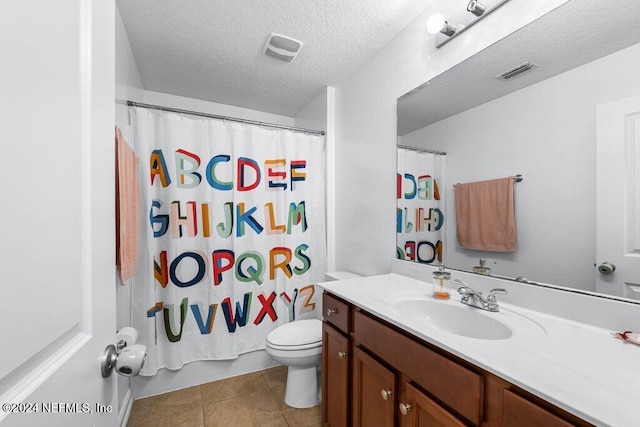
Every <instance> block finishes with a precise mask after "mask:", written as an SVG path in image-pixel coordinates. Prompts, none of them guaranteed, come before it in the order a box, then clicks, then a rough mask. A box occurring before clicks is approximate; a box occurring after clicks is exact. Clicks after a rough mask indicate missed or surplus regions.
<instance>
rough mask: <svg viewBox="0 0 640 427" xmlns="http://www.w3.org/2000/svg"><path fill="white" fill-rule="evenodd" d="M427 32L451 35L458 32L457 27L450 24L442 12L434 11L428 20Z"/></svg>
mask: <svg viewBox="0 0 640 427" xmlns="http://www.w3.org/2000/svg"><path fill="white" fill-rule="evenodd" d="M427 32H428V33H429V34H438V33H442V34H444V35H445V36H448V37H451V36H453V35H454V34H455V33H456V27H454V26H453V25H451V24H449V23H448V22H447V20H446V19H445V18H444V15H442V14H441V13H434V14H433V15H431V16H430V17H429V19H428V20H427Z"/></svg>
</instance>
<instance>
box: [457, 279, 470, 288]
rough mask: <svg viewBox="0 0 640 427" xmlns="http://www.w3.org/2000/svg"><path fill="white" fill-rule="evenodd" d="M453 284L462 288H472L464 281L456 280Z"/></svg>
mask: <svg viewBox="0 0 640 427" xmlns="http://www.w3.org/2000/svg"><path fill="white" fill-rule="evenodd" d="M453 283H457V284H458V285H461V286H464V287H467V288H469V287H470V286H469V285H468V284H467V282H463V281H462V280H460V279H454V281H453Z"/></svg>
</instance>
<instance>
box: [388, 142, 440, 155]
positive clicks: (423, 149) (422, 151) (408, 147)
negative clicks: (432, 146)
mask: <svg viewBox="0 0 640 427" xmlns="http://www.w3.org/2000/svg"><path fill="white" fill-rule="evenodd" d="M398 148H404V149H405V150H411V151H418V152H420V153H431V154H440V155H441V156H446V155H447V153H445V152H444V151H436V150H429V149H427V148H418V147H410V146H408V145H400V144H398Z"/></svg>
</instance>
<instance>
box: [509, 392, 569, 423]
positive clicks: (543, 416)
mask: <svg viewBox="0 0 640 427" xmlns="http://www.w3.org/2000/svg"><path fill="white" fill-rule="evenodd" d="M502 424H503V425H504V426H519V427H570V426H572V425H573V424H571V423H569V422H567V421H565V420H563V419H561V418H559V417H557V416H555V415H554V414H552V413H551V412H549V411H547V410H546V409H544V408H541V407H540V406H538V405H536V404H535V403H533V402H530V401H528V400H527V399H525V398H523V397H520V396H518V395H517V394H515V393H513V392H512V391H510V390H506V389H505V390H504V406H503V407H502Z"/></svg>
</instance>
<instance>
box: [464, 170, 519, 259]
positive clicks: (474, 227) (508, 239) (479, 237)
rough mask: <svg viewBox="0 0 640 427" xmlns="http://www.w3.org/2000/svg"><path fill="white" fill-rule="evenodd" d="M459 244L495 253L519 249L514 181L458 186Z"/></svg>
mask: <svg viewBox="0 0 640 427" xmlns="http://www.w3.org/2000/svg"><path fill="white" fill-rule="evenodd" d="M455 193H456V223H457V225H456V227H457V234H458V244H459V245H460V246H462V247H463V248H466V249H475V250H482V251H492V252H513V251H515V250H516V219H515V212H514V206H513V178H512V177H508V178H500V179H492V180H489V181H478V182H471V183H467V184H456V186H455Z"/></svg>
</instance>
